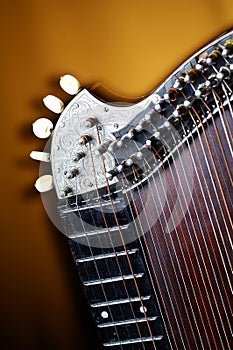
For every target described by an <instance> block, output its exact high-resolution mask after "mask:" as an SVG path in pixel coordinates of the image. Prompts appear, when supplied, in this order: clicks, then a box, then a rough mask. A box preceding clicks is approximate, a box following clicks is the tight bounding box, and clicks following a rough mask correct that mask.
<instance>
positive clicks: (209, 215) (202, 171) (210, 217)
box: [188, 112, 230, 298]
mask: <svg viewBox="0 0 233 350" xmlns="http://www.w3.org/2000/svg"><path fill="white" fill-rule="evenodd" d="M189 114H190V117H191V118H192V120H193V123H194V125H195V126H196V129H197V130H198V126H197V124H196V120H195V118H193V116H192V113H191V112H190V113H189ZM213 122H214V120H213ZM215 127H216V126H215ZM199 136H200V134H199ZM191 137H192V142H193V144H194V148H195V153H196V156H197V158H198V163H199V167H200V171H201V174H202V177H203V180H204V184H205V186H206V188H207V190H208V197H209V198H208V200H209V202H210V204H211V207H212V210H213V211H214V215H215V219H216V224H217V225H218V228H219V232H220V233H221V229H220V226H219V223H218V219H217V215H216V212H215V208H214V205H213V201H212V198H211V195H210V190H209V188H208V184H207V181H206V177H205V175H204V170H203V168H202V163H201V160H200V157H199V154H198V151H197V149H196V144H195V141H194V138H193V135H191ZM213 145H214V143H213ZM188 146H189V144H188ZM190 155H191V157H192V161H193V166H194V168H195V172H196V175H197V179H198V182H199V186H200V189H201V192H202V198H203V200H204V203H205V207H206V209H207V212H208V217H209V219H210V222H211V226H212V229H213V233H214V237H215V239H216V243H217V246H218V248H219V253H220V255H221V257H222V261H223V264H224V259H223V256H222V251H221V249H220V244H219V242H218V238H217V234H216V230H215V227H214V224H213V220H212V215H211V213H210V209H209V207H208V204H207V201H206V198H205V195H204V190H203V186H202V182H201V180H200V177H199V174H198V171H197V168H196V164H195V161H194V158H193V155H192V151H191V149H190ZM197 200H198V202H199V207H200V206H201V203H200V200H199V197H198V196H197ZM202 219H203V221H204V223H205V227H206V233H207V234H209V230H208V226H207V224H206V220H205V217H204V216H203V215H202ZM203 237H205V236H203ZM209 237H210V236H209ZM221 237H222V241H223V245H224V248H225V250H226V254H227V248H226V247H225V243H224V240H223V236H222V235H221ZM209 242H210V245H211V247H212V254H213V255H214V257H215V262H216V264H217V266H218V268H219V265H218V261H217V258H216V255H215V250H214V249H213V246H212V240H211V239H210V240H209ZM206 247H207V244H206ZM227 255H228V254H227ZM224 267H225V271H227V269H226V266H225V264H224ZM212 269H213V272H214V268H213V267H212ZM219 271H220V269H219ZM220 278H221V279H222V276H221V273H220ZM227 278H228V281H229V284H230V279H229V276H228V275H227ZM223 286H224V283H223ZM226 297H227V298H228V296H227V294H226Z"/></svg>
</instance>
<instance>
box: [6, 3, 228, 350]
mask: <svg viewBox="0 0 233 350" xmlns="http://www.w3.org/2000/svg"><path fill="white" fill-rule="evenodd" d="M0 9H1V11H0V18H1V21H0V28H1V56H0V63H1V65H0V67H1V68H0V69H1V129H0V130H1V138H0V142H1V172H0V176H1V212H0V213H1V214H0V216H1V235H0V237H1V239H0V240H1V244H0V259H1V264H0V271H1V272H0V278H1V289H0V310H1V311H0V320H1V321H0V322H1V328H0V329H1V331H0V332H1V335H0V348H1V349H3V350H13V349H17V350H20V349H24V350H37V349H38V350H39V349H50V350H53V349H56V350H74V349H79V350H86V349H95V350H96V349H97V345H96V342H95V339H91V337H90V333H91V334H92V332H91V331H90V330H91V329H92V328H91V327H92V325H91V323H90V321H89V320H88V314H87V309H86V307H85V303H84V298H83V295H82V292H81V288H80V287H79V284H78V279H77V276H76V272H75V269H74V266H73V262H72V258H71V256H70V252H69V248H68V245H67V243H66V239H65V237H63V236H62V235H61V234H60V233H59V232H57V231H56V230H55V229H54V227H53V225H52V224H51V223H50V221H49V219H48V218H47V214H46V212H45V211H44V208H43V206H42V203H41V199H40V196H39V195H38V194H37V193H36V191H35V190H34V189H33V183H34V182H35V179H36V178H37V176H38V164H37V163H36V162H33V161H31V160H30V159H29V157H28V154H29V153H30V151H31V150H33V149H35V150H37V149H38V150H40V149H42V148H43V146H44V141H41V140H37V139H36V138H34V136H33V135H32V132H31V127H30V125H31V123H32V122H33V121H34V120H35V119H36V118H37V117H39V116H48V117H51V118H52V119H53V120H54V121H55V120H56V118H55V117H54V116H52V115H51V114H50V113H49V112H47V111H46V110H45V108H44V107H43V105H42V102H41V101H42V97H44V96H45V95H46V94H47V93H51V92H52V93H54V94H57V95H58V96H60V97H62V98H64V99H65V100H67V96H65V95H64V94H63V93H61V91H60V89H59V88H58V85H57V81H58V79H59V76H60V75H62V74H64V73H71V74H74V75H76V76H77V77H79V78H80V80H81V83H82V85H84V86H88V85H91V84H92V83H95V82H96V81H100V82H101V83H102V84H103V85H104V86H107V87H108V88H110V89H112V90H113V91H114V92H115V93H116V94H118V95H120V96H122V95H126V96H131V97H137V96H139V97H140V96H143V95H145V94H147V93H148V92H149V91H150V90H151V89H152V88H154V87H155V86H156V85H157V84H158V83H159V82H160V81H161V80H163V79H164V78H166V77H167V76H168V75H169V74H170V72H171V71H172V70H173V69H174V68H175V67H176V66H177V65H178V64H180V63H181V62H182V61H183V60H184V59H185V58H186V57H187V56H188V55H189V54H191V53H192V52H193V51H195V50H197V49H198V48H199V47H200V46H202V45H203V44H205V43H206V42H207V41H208V40H210V39H212V38H213V37H215V36H216V35H218V34H220V33H221V32H223V31H225V30H226V29H228V28H229V27H231V26H232V24H233V7H232V1H231V0H224V1H221V2H220V1H210V0H208V1H207V0H206V1H203V0H202V1H201V0H198V1H195V5H194V4H193V2H191V1H188V2H187V1H183V0H182V1H179V2H178V3H176V2H174V1H170V0H168V1H166V2H160V3H157V2H156V1H149V0H147V1H144V2H142V1H137V0H136V1H128V2H126V1H121V0H120V1H117V2H111V1H104V0H102V1H82V0H79V1H73V0H68V1H60V0H57V1H54V0H52V1H45V0H40V1H37V0H36V1H29V0H23V1H19V0H16V1H5V0H3V1H1V4H0ZM197 19H198V20H197ZM120 98H121V97H119V99H120Z"/></svg>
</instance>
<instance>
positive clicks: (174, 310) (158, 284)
mask: <svg viewBox="0 0 233 350" xmlns="http://www.w3.org/2000/svg"><path fill="white" fill-rule="evenodd" d="M138 192H139V196H140V189H138ZM130 193H131V191H130ZM164 193H165V192H164ZM151 194H152V196H153V191H151ZM131 197H133V195H132V193H131ZM140 197H141V196H140ZM158 198H160V195H158ZM141 202H142V200H141ZM160 204H161V201H160ZM156 209H157V207H156ZM163 215H164V214H163ZM138 216H139V213H138ZM159 221H160V219H159ZM139 222H140V219H139ZM148 225H149V223H148ZM160 225H161V226H162V224H161V222H160ZM140 226H141V230H142V231H143V228H142V224H141V223H140ZM151 238H152V239H153V233H152V232H151ZM145 243H146V242H145ZM142 248H143V246H142ZM146 248H147V253H148V255H149V256H150V262H151V266H152V268H153V270H154V276H155V277H156V275H157V274H156V271H155V268H154V264H153V260H152V258H151V255H150V251H149V249H148V247H147V245H146ZM154 248H155V251H156V256H157V257H158V261H159V264H160V269H161V270H162V263H161V262H160V260H159V254H158V250H157V249H156V246H155V244H154ZM160 251H162V250H161V249H160ZM144 256H146V254H145V252H144ZM171 261H172V259H171ZM172 264H173V261H172ZM147 265H148V263H147ZM173 268H174V265H173ZM162 271H163V270H162ZM174 271H175V269H174ZM166 272H167V271H166ZM181 274H182V273H181ZM164 276H165V274H163V278H164V282H165V285H166V289H167V291H168V290H169V287H168V284H167V278H165V277H164ZM167 276H168V274H167ZM176 276H177V275H176ZM177 280H178V278H177ZM157 286H158V288H159V289H160V283H159V281H158V280H157ZM171 287H172V285H170V288H171ZM160 295H161V296H162V300H163V293H162V292H161V289H160ZM168 296H169V299H170V302H171V306H172V309H173V313H174V315H175V318H176V321H177V325H178V326H179V322H178V320H177V317H176V309H175V307H174V306H173V301H172V297H171V296H170V295H169V293H168ZM173 299H174V298H173ZM163 304H164V306H165V311H166V303H165V302H164V301H163ZM184 305H185V304H184ZM177 307H178V311H179V306H178V305H177ZM186 312H187V311H186ZM166 313H167V312H166ZM179 313H180V312H179ZM187 315H188V313H187ZM167 317H168V319H169V315H168V314H167ZM181 320H182V318H181ZM183 329H184V330H186V327H185V325H183ZM171 331H172V333H173V330H172V329H171ZM179 333H180V337H181V339H182V343H183V346H184V348H185V345H184V341H183V338H182V333H181V330H180V328H179ZM173 335H174V334H173ZM174 341H175V337H174ZM187 342H188V339H187Z"/></svg>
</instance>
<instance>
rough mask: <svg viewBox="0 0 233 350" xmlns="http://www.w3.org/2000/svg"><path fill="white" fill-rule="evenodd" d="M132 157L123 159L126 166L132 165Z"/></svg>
mask: <svg viewBox="0 0 233 350" xmlns="http://www.w3.org/2000/svg"><path fill="white" fill-rule="evenodd" d="M133 163H134V162H133V159H132V158H128V159H126V161H125V165H126V166H127V167H130V166H132V165H133Z"/></svg>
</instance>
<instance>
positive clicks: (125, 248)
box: [90, 129, 156, 350]
mask: <svg viewBox="0 0 233 350" xmlns="http://www.w3.org/2000/svg"><path fill="white" fill-rule="evenodd" d="M97 133H98V129H97ZM90 152H91V157H92V164H93V170H94V176H95V183H96V191H97V195H98V197H99V190H98V183H97V179H96V172H95V165H94V159H93V154H92V149H91V145H90ZM102 161H103V165H104V169H105V172H106V168H105V164H104V159H103V157H102ZM106 184H107V190H108V194H109V199H110V202H111V206H112V210H113V214H114V219H115V221H116V224H117V227H118V230H119V233H120V238H121V240H122V244H123V248H124V250H125V253H126V257H127V261H128V264H129V267H130V271H131V273H132V276H133V280H134V284H135V287H136V290H137V294H138V297H139V299H140V302H141V305H142V307H143V310H144V306H143V302H142V297H141V294H140V291H139V287H138V285H137V281H136V277H135V274H134V271H133V267H132V265H131V261H130V257H129V254H128V250H127V247H126V245H125V242H124V238H123V235H122V231H121V227H120V225H119V222H118V219H117V216H116V212H115V208H114V204H113V202H112V199H111V196H110V188H109V183H108V180H107V179H106ZM100 208H101V212H102V215H103V219H104V221H105V226H106V228H107V229H108V224H107V222H106V219H105V216H104V212H103V209H102V205H101V203H100ZM108 230H109V229H108ZM109 238H110V241H111V244H112V248H113V252H114V254H115V258H116V261H117V265H118V268H119V271H120V274H121V276H122V281H123V284H124V288H125V291H126V294H127V298H128V299H129V302H130V306H131V311H132V314H133V317H134V319H135V320H136V317H135V313H134V309H133V306H132V303H131V300H130V295H129V292H128V290H127V286H126V283H125V281H124V278H123V273H122V271H121V266H120V264H119V260H118V256H117V254H116V250H115V247H114V245H113V242H112V239H111V233H110V231H109ZM144 316H145V318H146V322H147V326H148V329H149V332H150V335H151V339H152V342H153V347H154V349H155V350H156V346H155V341H154V337H153V334H152V331H151V328H150V324H149V321H148V318H147V315H146V313H145V312H144ZM136 327H137V330H138V333H139V337H140V339H141V341H142V345H143V349H145V346H144V344H143V340H142V335H141V331H140V327H139V325H138V322H136Z"/></svg>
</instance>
